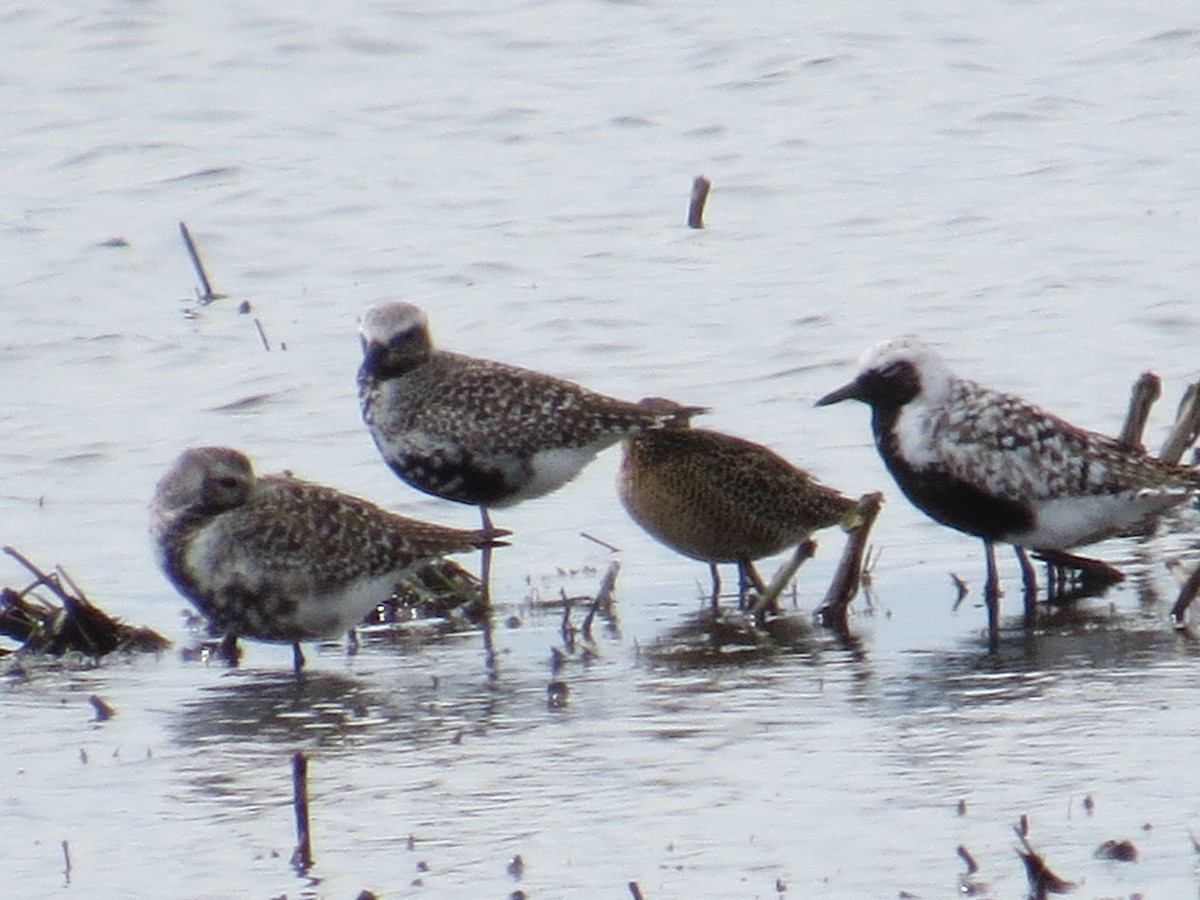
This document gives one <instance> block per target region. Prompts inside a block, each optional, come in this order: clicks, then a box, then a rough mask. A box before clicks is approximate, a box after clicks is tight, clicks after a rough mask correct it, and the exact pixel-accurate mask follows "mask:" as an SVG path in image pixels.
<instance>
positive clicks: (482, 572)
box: [479, 506, 492, 610]
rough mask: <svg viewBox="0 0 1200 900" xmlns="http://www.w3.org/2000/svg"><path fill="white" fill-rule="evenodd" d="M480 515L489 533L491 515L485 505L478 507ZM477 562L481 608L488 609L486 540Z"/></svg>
mask: <svg viewBox="0 0 1200 900" xmlns="http://www.w3.org/2000/svg"><path fill="white" fill-rule="evenodd" d="M479 512H480V515H481V516H482V518H483V530H484V531H486V532H488V533H489V534H490V533H491V532H492V517H491V516H489V515H488V511H487V507H486V506H481V507H479ZM479 552H480V554H481V557H480V562H479V588H480V591H481V592H482V594H483V608H484V609H485V610H490V609H491V608H492V592H491V581H492V545H491V542H488V543H486V544H484V545H483V547H482V548H480V551H479Z"/></svg>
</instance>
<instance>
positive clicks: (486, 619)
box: [479, 506, 498, 681]
mask: <svg viewBox="0 0 1200 900" xmlns="http://www.w3.org/2000/svg"><path fill="white" fill-rule="evenodd" d="M479 512H480V515H481V516H482V517H483V530H484V531H486V532H488V533H489V534H490V533H491V532H492V530H493V529H492V517H491V516H490V515H488V511H487V507H486V506H481V507H479ZM480 553H482V554H483V559H482V560H481V562H480V564H479V585H480V590H481V591H482V594H483V664H484V666H485V667H486V668H487V673H488V681H495V680H496V677H497V674H498V672H497V669H496V644H495V641H494V640H493V635H492V593H491V580H492V545H491V543H490V542H489V543H486V544H484V545H483V547H482V548H481V550H480Z"/></svg>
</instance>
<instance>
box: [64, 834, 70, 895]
mask: <svg viewBox="0 0 1200 900" xmlns="http://www.w3.org/2000/svg"><path fill="white" fill-rule="evenodd" d="M62 852H63V877H64V878H65V879H66V880H67V884H70V883H71V845H70V843H68V842H67V841H66V840H63V842H62Z"/></svg>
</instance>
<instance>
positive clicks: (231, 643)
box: [217, 634, 242, 669]
mask: <svg viewBox="0 0 1200 900" xmlns="http://www.w3.org/2000/svg"><path fill="white" fill-rule="evenodd" d="M217 656H219V657H221V659H223V660H225V662H226V663H228V664H229V668H231V669H236V668H237V665H238V663H239V662H240V661H241V658H242V651H241V648H239V647H238V639H237V635H236V634H227V635H225V637H223V638H221V645H220V646H219V647H217Z"/></svg>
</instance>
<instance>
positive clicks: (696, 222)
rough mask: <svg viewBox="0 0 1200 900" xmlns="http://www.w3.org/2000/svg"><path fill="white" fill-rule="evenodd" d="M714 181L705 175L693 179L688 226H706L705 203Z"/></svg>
mask: <svg viewBox="0 0 1200 900" xmlns="http://www.w3.org/2000/svg"><path fill="white" fill-rule="evenodd" d="M711 187H712V182H711V181H709V180H708V179H707V178H705V177H704V176H703V175H697V176H696V177H695V178H694V179H693V180H692V200H691V203H690V204H688V218H687V223H688V228H703V227H704V204H705V203H707V202H708V191H709V189H710V188H711Z"/></svg>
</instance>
